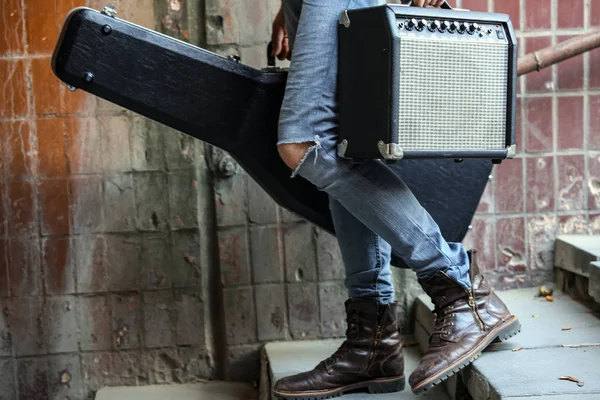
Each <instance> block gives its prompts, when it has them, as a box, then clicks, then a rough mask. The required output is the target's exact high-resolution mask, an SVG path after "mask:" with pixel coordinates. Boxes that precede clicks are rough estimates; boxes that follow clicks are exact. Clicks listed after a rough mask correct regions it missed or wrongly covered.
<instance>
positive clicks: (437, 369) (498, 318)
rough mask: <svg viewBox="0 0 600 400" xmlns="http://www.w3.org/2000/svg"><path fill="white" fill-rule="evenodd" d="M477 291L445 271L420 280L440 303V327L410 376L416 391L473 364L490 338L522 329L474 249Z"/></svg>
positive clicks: (473, 272) (503, 337)
mask: <svg viewBox="0 0 600 400" xmlns="http://www.w3.org/2000/svg"><path fill="white" fill-rule="evenodd" d="M468 254H469V259H470V261H471V268H470V274H469V275H470V278H471V285H472V289H471V291H468V290H466V289H465V288H464V287H463V286H462V285H460V284H459V283H458V282H456V281H455V280H453V279H451V278H450V277H449V276H448V275H446V274H445V273H443V272H441V271H439V272H437V273H436V274H435V275H433V276H432V277H430V278H429V279H427V280H425V281H423V282H420V283H421V285H422V286H423V289H424V290H425V292H427V294H428V295H429V296H430V297H431V300H432V302H433V304H434V305H435V310H434V312H435V314H436V320H435V329H434V331H433V333H432V334H431V337H430V338H429V349H428V350H427V352H426V353H425V354H424V355H423V358H422V359H421V362H420V364H419V365H418V366H417V368H416V369H415V371H414V372H413V373H412V374H411V375H410V378H409V383H410V386H411V388H412V390H413V392H414V393H420V392H423V391H425V390H428V389H431V388H432V387H433V386H435V385H437V384H439V383H440V382H442V381H444V380H445V379H447V378H448V377H450V376H452V375H454V374H455V373H457V372H458V371H459V370H461V369H462V368H464V367H466V366H467V365H469V364H470V363H472V362H473V361H474V360H475V359H476V358H477V357H479V356H480V355H481V352H482V351H483V350H484V349H485V348H486V347H487V346H489V345H490V343H492V342H494V341H496V340H500V341H505V340H508V339H509V338H511V337H513V336H514V335H516V334H517V333H519V332H520V330H521V324H520V323H519V321H518V319H517V317H515V316H514V315H511V314H510V312H509V311H508V308H507V307H506V305H505V304H504V303H503V302H502V300H500V298H499V297H498V296H496V294H495V293H494V291H493V289H491V288H490V287H488V286H487V285H486V284H484V282H483V276H482V275H481V274H480V273H479V267H478V265H477V259H476V251H474V250H473V251H469V252H468Z"/></svg>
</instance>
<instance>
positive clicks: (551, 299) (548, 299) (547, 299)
mask: <svg viewBox="0 0 600 400" xmlns="http://www.w3.org/2000/svg"><path fill="white" fill-rule="evenodd" d="M546 301H554V299H553V298H552V296H550V295H548V296H546Z"/></svg>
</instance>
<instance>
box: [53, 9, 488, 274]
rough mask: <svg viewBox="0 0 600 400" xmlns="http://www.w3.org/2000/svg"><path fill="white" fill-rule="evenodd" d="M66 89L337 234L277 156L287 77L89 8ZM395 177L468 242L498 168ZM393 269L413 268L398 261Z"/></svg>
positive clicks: (316, 197)
mask: <svg viewBox="0 0 600 400" xmlns="http://www.w3.org/2000/svg"><path fill="white" fill-rule="evenodd" d="M52 69H53V71H54V74H55V75H56V76H57V77H58V78H59V79H60V80H61V81H63V82H64V83H66V84H67V85H70V86H73V87H75V88H78V89H81V90H84V91H86V92H89V93H91V94H93V95H95V96H99V97H101V98H103V99H105V100H108V101H110V102H112V103H115V104H118V105H120V106H122V107H125V108H127V109H129V110H132V111H134V112H136V113H139V114H141V115H143V116H145V117H148V118H150V119H153V120H155V121H158V122H160V123H162V124H164V125H167V126H169V127H172V128H174V129H176V130H178V131H181V132H183V133H185V134H187V135H191V136H193V137H195V138H197V139H199V140H202V141H204V142H206V143H209V144H211V145H214V146H216V147H219V148H221V149H223V150H225V151H227V152H228V153H229V154H230V155H231V156H232V157H233V158H234V159H235V160H236V161H237V162H238V163H239V164H240V166H241V167H242V168H243V169H244V170H245V171H246V172H247V173H248V174H249V175H250V176H251V177H252V178H253V179H255V180H256V181H257V182H258V184H259V185H261V187H262V188H264V190H265V191H266V192H267V193H269V195H270V196H272V198H273V199H274V200H275V201H276V202H277V203H278V204H279V205H281V206H282V207H284V208H286V209H288V210H290V211H291V212H293V213H295V214H298V215H299V216H301V217H303V218H305V219H306V220H308V221H310V222H311V223H313V224H315V225H316V226H318V227H320V228H322V229H324V230H326V231H328V232H330V233H332V234H335V231H334V228H333V224H332V220H331V214H330V211H329V205H328V197H327V194H326V193H324V192H321V191H319V190H317V189H316V188H315V187H314V186H313V185H312V184H311V183H310V182H308V181H306V180H304V179H303V178H301V177H295V178H293V179H291V178H290V170H289V168H288V167H287V166H286V165H285V164H284V163H283V161H281V159H280V158H279V154H278V152H277V147H276V141H277V122H278V117H279V109H280V106H281V102H282V99H283V94H284V90H285V83H286V76H287V75H286V72H285V71H283V70H279V71H277V70H275V71H273V70H267V69H265V70H257V69H254V68H251V67H248V66H246V65H243V64H242V63H240V62H239V61H237V60H235V59H230V58H227V57H222V56H220V55H217V54H215V53H212V52H209V51H206V50H203V49H201V48H199V47H196V46H193V45H190V44H188V43H185V42H182V41H179V40H176V39H173V38H170V37H168V36H165V35H162V34H160V33H158V32H155V31H152V30H148V29H146V28H143V27H141V26H138V25H135V24H132V23H129V22H127V21H124V20H121V19H118V18H115V17H113V16H111V15H106V14H104V13H101V12H98V11H96V10H92V9H89V8H76V9H73V10H72V11H71V12H70V13H69V15H68V16H67V18H66V20H65V23H64V26H63V28H62V32H61V35H60V37H59V40H58V43H57V45H56V48H55V51H54V55H53V57H52ZM390 167H391V168H392V169H393V170H394V171H396V172H397V173H398V174H399V175H400V176H402V178H403V179H404V181H405V182H406V183H407V184H408V186H409V187H410V188H411V189H412V191H413V192H414V194H415V196H416V197H417V198H418V199H419V201H420V202H421V203H422V205H423V206H424V207H425V208H426V209H427V211H429V213H430V214H431V216H432V217H433V218H434V220H435V221H436V222H437V223H438V224H439V226H440V228H441V231H442V233H443V235H444V237H445V238H446V240H448V241H452V242H460V241H461V240H462V239H463V238H464V236H465V234H466V232H467V230H468V226H469V224H470V222H471V219H472V217H473V214H474V212H475V209H476V208H477V205H478V203H479V201H480V199H481V196H482V194H483V191H484V189H485V186H486V184H487V182H488V176H489V175H490V172H491V170H492V163H491V160H486V159H467V160H464V162H462V163H456V162H454V161H453V160H447V159H433V160H403V161H400V162H397V163H394V164H390ZM392 263H393V265H394V266H397V267H403V268H405V267H407V266H406V264H405V263H404V262H403V261H402V259H400V258H399V257H397V256H394V257H393V259H392Z"/></svg>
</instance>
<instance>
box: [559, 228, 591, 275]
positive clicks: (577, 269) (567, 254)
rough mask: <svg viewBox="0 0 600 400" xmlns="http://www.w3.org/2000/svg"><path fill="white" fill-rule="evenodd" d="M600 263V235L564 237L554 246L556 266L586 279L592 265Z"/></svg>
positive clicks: (560, 237)
mask: <svg viewBox="0 0 600 400" xmlns="http://www.w3.org/2000/svg"><path fill="white" fill-rule="evenodd" d="M595 261H600V235H562V236H558V237H557V238H556V242H555V245H554V266H555V267H557V268H561V269H563V270H566V271H570V272H573V273H575V274H578V275H582V276H585V277H588V278H589V276H590V273H589V268H590V263H592V262H595Z"/></svg>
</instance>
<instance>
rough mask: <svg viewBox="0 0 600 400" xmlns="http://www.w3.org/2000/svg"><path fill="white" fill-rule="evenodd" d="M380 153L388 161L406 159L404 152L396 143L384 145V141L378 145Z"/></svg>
mask: <svg viewBox="0 0 600 400" xmlns="http://www.w3.org/2000/svg"><path fill="white" fill-rule="evenodd" d="M377 147H378V148H379V152H380V153H381V155H382V156H383V158H385V159H386V160H401V159H402V158H404V151H403V150H402V148H401V147H400V146H398V145H397V144H396V143H384V142H383V141H382V140H380V141H379V143H377Z"/></svg>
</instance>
